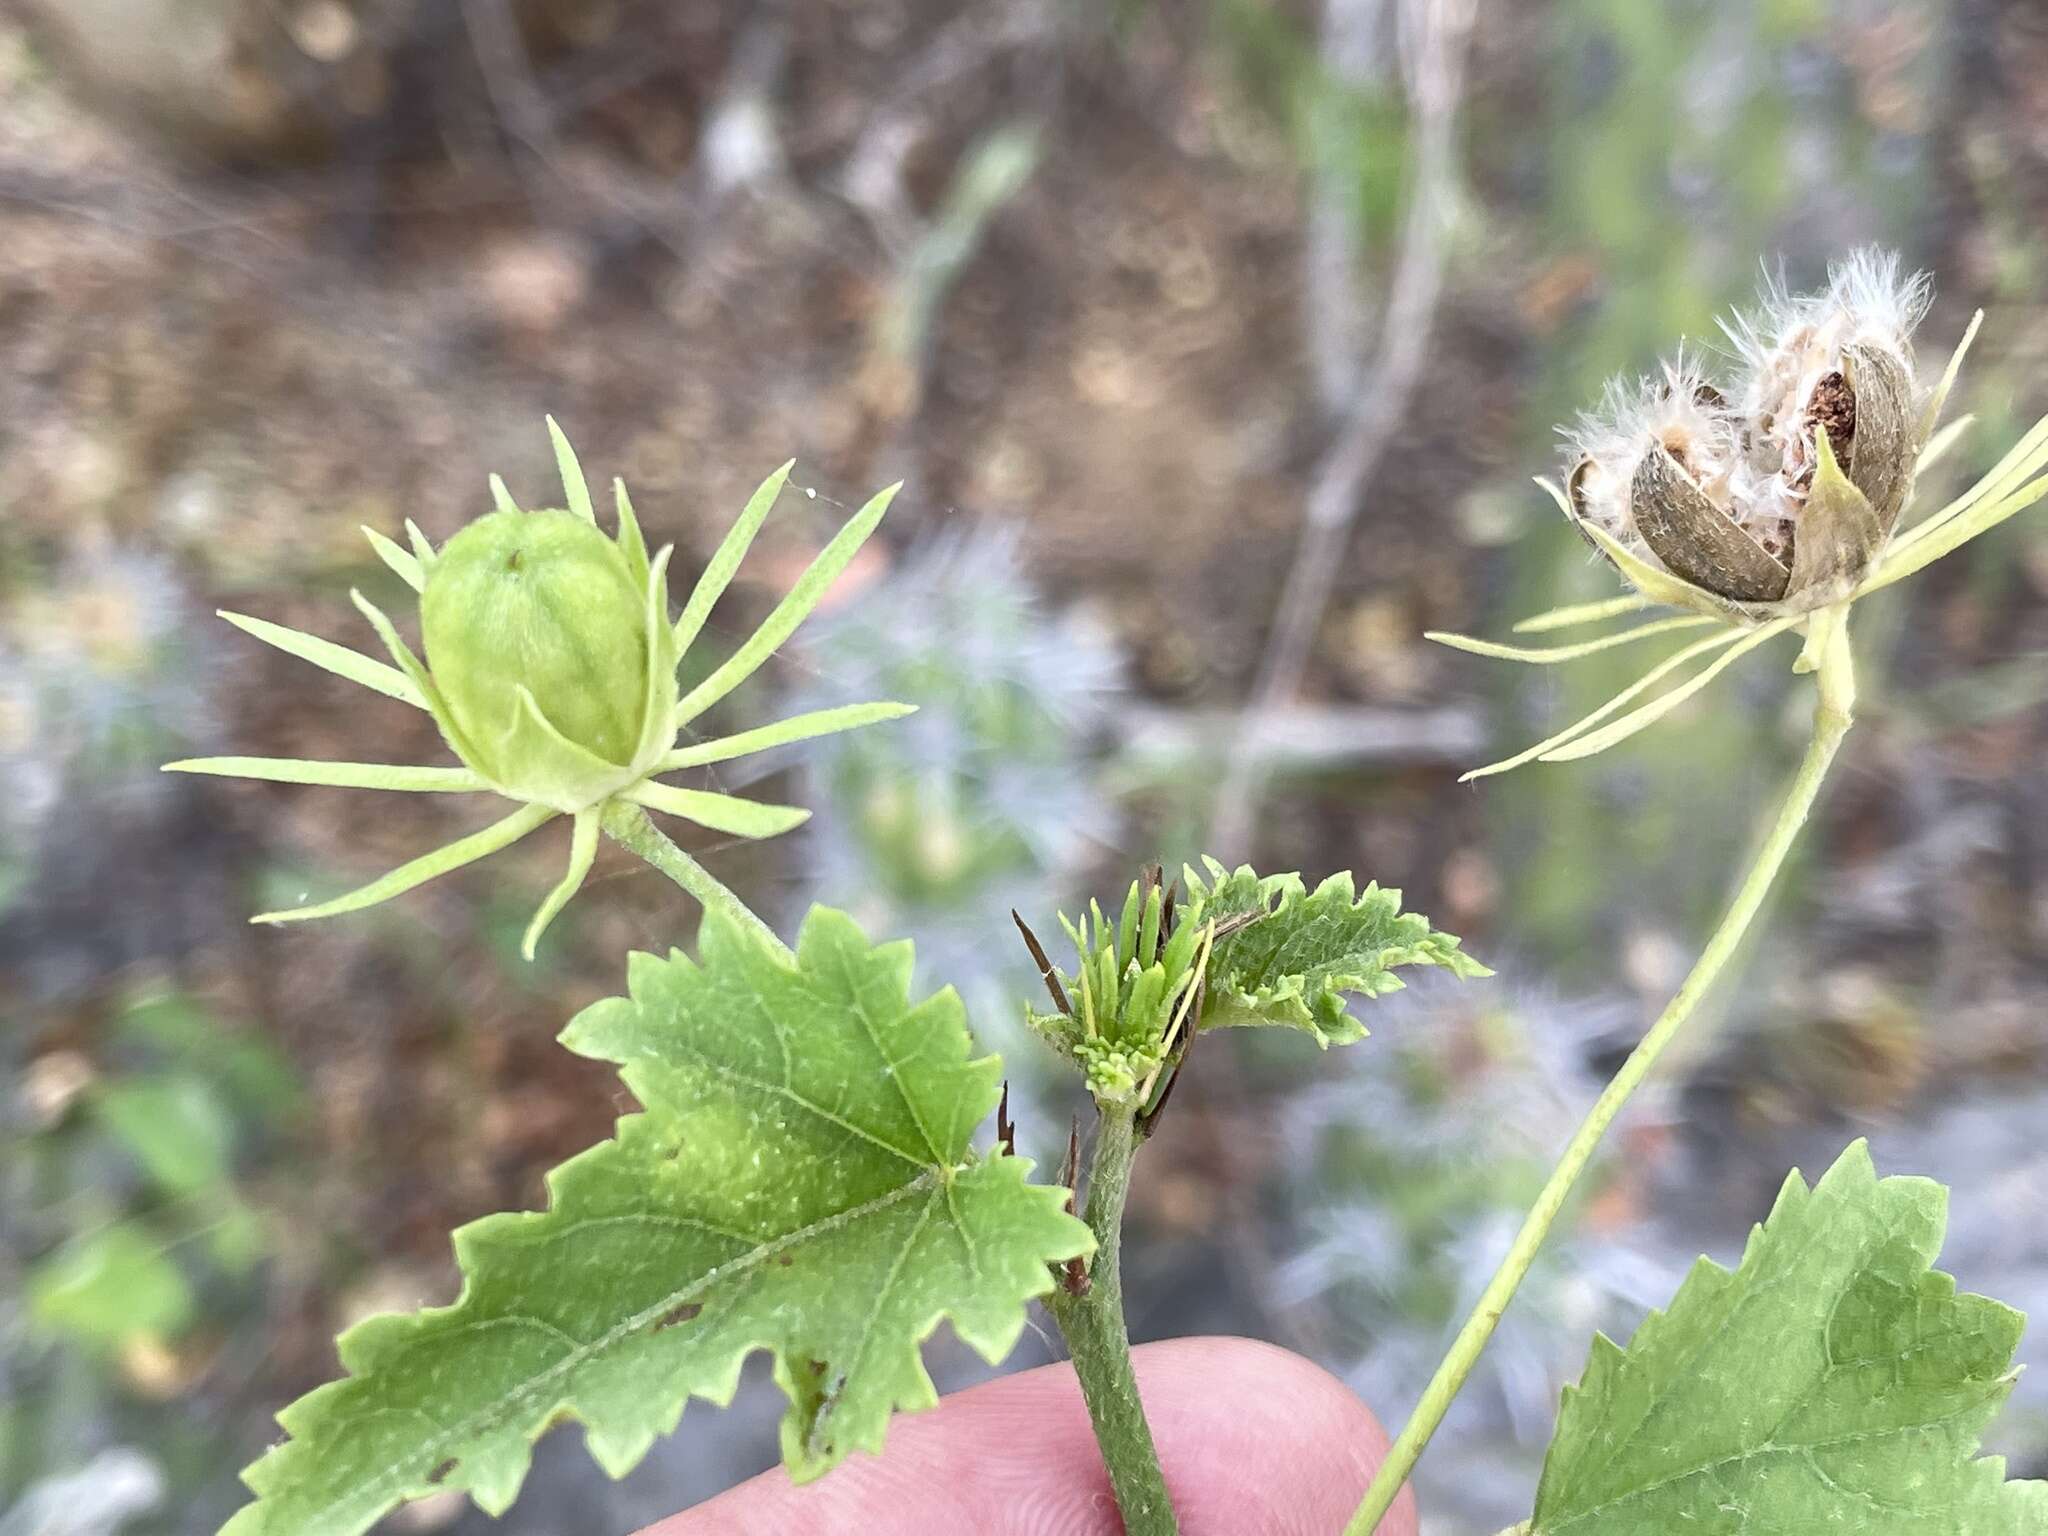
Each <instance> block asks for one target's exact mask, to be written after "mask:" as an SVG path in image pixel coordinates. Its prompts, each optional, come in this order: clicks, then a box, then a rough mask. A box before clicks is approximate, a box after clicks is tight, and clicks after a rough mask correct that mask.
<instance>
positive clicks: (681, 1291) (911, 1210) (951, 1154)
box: [227, 908, 1094, 1536]
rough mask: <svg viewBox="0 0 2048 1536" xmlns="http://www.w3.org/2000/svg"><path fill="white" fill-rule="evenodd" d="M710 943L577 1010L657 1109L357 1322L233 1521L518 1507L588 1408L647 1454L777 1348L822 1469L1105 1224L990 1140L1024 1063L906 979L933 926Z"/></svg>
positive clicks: (651, 963)
mask: <svg viewBox="0 0 2048 1536" xmlns="http://www.w3.org/2000/svg"><path fill="white" fill-rule="evenodd" d="M701 947H702V952H703V953H702V959H701V961H698V962H692V961H690V960H688V959H686V958H684V957H683V956H682V955H680V954H675V953H672V954H671V955H670V956H669V957H668V958H667V959H665V960H662V959H656V958H655V957H653V956H651V955H635V956H634V957H633V960H632V967H631V996H630V997H627V998H613V999H610V1000H608V1001H605V1002H601V1003H598V1004H595V1005H594V1006H592V1007H590V1008H588V1009H586V1010H585V1011H584V1012H583V1013H581V1014H579V1015H578V1016H577V1017H576V1019H575V1020H574V1021H573V1022H572V1023H571V1024H570V1026H569V1028H568V1030H567V1031H566V1032H565V1034H564V1036H563V1040H564V1043H565V1044H567V1045H568V1046H569V1047H570V1048H571V1049H572V1050H575V1051H577V1052H579V1053H581V1054H583V1055H587V1056H592V1057H596V1058H598V1059H600V1060H605V1061H611V1062H616V1063H618V1064H619V1066H620V1069H621V1075H622V1076H623V1077H624V1078H625V1081H626V1084H627V1086H628V1087H630V1088H631V1089H632V1090H633V1093H634V1095H635V1096H636V1097H637V1098H638V1099H639V1101H640V1102H641V1103H642V1104H643V1105H645V1106H646V1110H645V1113H643V1114H637V1115H629V1116H627V1117H626V1118H625V1119H623V1120H621V1121H620V1122H619V1125H618V1134H617V1135H616V1137H615V1138H614V1139H613V1140H610V1141H607V1142H603V1143H601V1144H599V1145H598V1146H596V1147H593V1148H591V1149H590V1150H589V1151H588V1152H585V1153H583V1154H582V1155H581V1156H579V1157H576V1158H573V1159H571V1160H570V1161H569V1162H567V1163H565V1164H564V1165H562V1166H561V1167H560V1168H558V1169H556V1170H555V1171H554V1173H553V1174H552V1175H551V1176H550V1178H549V1180H548V1187H549V1192H550V1194H551V1196H552V1203H551V1205H550V1208H549V1209H548V1210H546V1211H544V1212H538V1213H531V1214H516V1215H500V1216H489V1217H485V1218H484V1219H483V1220H482V1221H478V1222H474V1223H472V1224H471V1225H469V1226H467V1227H464V1228H462V1229H461V1230H460V1231H458V1232H457V1233H456V1234H455V1249H456V1255H457V1258H458V1259H459V1260H460V1262H461V1266H462V1270H463V1274H464V1277H465V1278H464V1285H463V1290H462V1294H461V1296H460V1298H459V1299H458V1300H457V1301H456V1302H455V1304H454V1305H453V1306H449V1307H441V1308H433V1309H429V1310H427V1311H424V1312H419V1313H415V1314H412V1315H410V1316H387V1317H378V1318H372V1319H371V1320H369V1321H368V1322H366V1323H363V1324H360V1325H359V1326H357V1327H355V1328H353V1329H351V1330H350V1331H349V1332H348V1333H346V1334H345V1335H343V1336H342V1339H341V1357H342V1362H343V1364H344V1365H346V1366H347V1367H348V1369H349V1370H350V1372H351V1373H352V1374H351V1375H350V1376H349V1378H348V1379H346V1380H343V1381H339V1382H336V1383H333V1384H331V1385H329V1386H326V1387H322V1388H321V1389H320V1390H318V1391H316V1392H314V1393H312V1394H311V1395H310V1396H308V1397H305V1398H303V1399H301V1400H300V1401H299V1402H297V1403H295V1404H294V1405H292V1406H291V1407H289V1408H287V1409H286V1410H285V1411H284V1412H283V1413H282V1414H280V1415H279V1420H280V1422H281V1423H282V1424H283V1425H284V1427H285V1428H286V1429H287V1430H289V1431H290V1433H291V1435H292V1437H293V1438H292V1439H291V1440H290V1441H289V1442H287V1443H286V1444H284V1445H282V1446H280V1447H278V1448H277V1449H276V1450H274V1451H272V1452H271V1453H270V1454H269V1455H268V1456H266V1457H264V1458H263V1460H261V1461H259V1462H257V1463H256V1465H254V1466H253V1467H251V1468H250V1469H249V1471H248V1472H247V1474H246V1477H247V1481H248V1483H249V1486H250V1487H251V1488H253V1489H254V1490H255V1491H256V1493H257V1494H258V1499H257V1501H256V1502H255V1503H253V1504H251V1505H249V1506H247V1507H246V1508H244V1509H243V1510H242V1511H241V1513H240V1514H238V1515H237V1516H236V1517H235V1518H234V1519H233V1520H232V1521H230V1522H229V1524H228V1526H227V1532H228V1533H230V1536H352V1533H356V1532H361V1531H364V1530H367V1529H368V1528H369V1527H370V1526H371V1525H372V1524H373V1523H374V1522H375V1521H376V1520H377V1519H378V1518H379V1517H380V1516H381V1515H383V1514H384V1513H385V1512H386V1511H387V1510H389V1509H391V1508H392V1507H393V1506H394V1505H396V1504H398V1503H400V1502H401V1501H403V1500H406V1499H411V1498H418V1497H421V1496H424V1495H426V1494H429V1493H434V1492H439V1491H444V1490H449V1489H466V1490H468V1491H469V1492H470V1493H471V1495H472V1496H473V1497H474V1498H475V1500H476V1502H477V1503H478V1504H480V1505H481V1506H482V1507H483V1508H485V1509H486V1510H489V1511H491V1512H493V1513H496V1512H500V1511H502V1510H504V1509H505V1508H506V1507H507V1506H509V1505H510V1504H511V1502H512V1500H513V1498H514V1497H515V1495H516V1494H517V1492H518V1489H519V1485H520V1483H521V1481H522V1479H523V1478H524V1477H525V1475H526V1468H527V1464H528V1461H529V1459H530V1454H531V1446H532V1442H533V1441H534V1439H535V1438H536V1437H538V1436H539V1435H540V1433H541V1432H542V1431H543V1430H544V1429H546V1428H547V1427H548V1426H549V1425H550V1424H551V1423H553V1422H554V1421H556V1420H557V1419H559V1418H561V1417H564V1416H571V1415H572V1416H574V1417H576V1418H579V1419H581V1420H582V1421H583V1423H584V1425H585V1427H586V1430H585V1433H586V1439H587V1443H588V1445H589V1447H590V1451H591V1454H592V1455H593V1456H595V1457H596V1458H597V1460H598V1461H599V1463H600V1464H601V1465H602V1466H603V1467H604V1468H605V1469H606V1470H607V1471H608V1472H610V1473H611V1474H612V1475H614V1476H619V1475H623V1474H624V1473H625V1472H626V1471H627V1470H628V1469H629V1468H630V1467H632V1466H633V1465H634V1464H635V1463H636V1462H638V1461H639V1460H640V1458H641V1457H642V1456H643V1455H644V1454H645V1453H646V1451H647V1448H648V1446H649V1445H650V1444H652V1442H653V1441H654V1440H655V1438H656V1437H657V1436H660V1435H664V1434H667V1433H669V1432H670V1431H672V1430H673V1429H674V1428H675V1427H676V1423H677V1421H678V1419H679V1418H680V1416H681V1414H682V1411H683V1406H684V1402H685V1400H686V1399H687V1398H689V1397H691V1396H696V1397H702V1398H705V1399H708V1400H710V1401H712V1402H715V1403H724V1402H727V1401H729V1400H730V1399H731V1397H732V1394H733V1391H734V1389H735V1387H736V1386H737V1385H738V1381H739V1373H740V1367H741V1364H742V1363H743V1362H744V1361H745V1359H746V1358H747V1356H748V1355H749V1354H751V1353H752V1352H754V1351H755V1350H763V1349H765V1350H768V1351H770V1352H772V1353H773V1355H774V1356H775V1373H776V1379H777V1381H778V1382H779V1383H780V1384H781V1386H782V1388H783V1390H784V1391H785V1392H786V1393H787V1394H788V1396H789V1398H790V1404H791V1406H790V1410H789V1413H788V1415H787V1417H786V1418H785V1420H784V1423H783V1435H782V1441H783V1453H784V1458H785V1460H786V1461H787V1463H788V1465H789V1467H790V1470H791V1472H792V1473H793V1474H794V1475H795V1476H796V1477H798V1478H809V1477H815V1476H817V1475H819V1474H820V1473H822V1472H824V1471H826V1470H828V1469H829V1468H831V1467H833V1466H834V1465H836V1464H837V1463H838V1462H839V1461H840V1460H841V1459H842V1458H843V1457H844V1456H845V1455H846V1454H847V1453H848V1452H849V1451H852V1450H857V1449H858V1450H870V1451H872V1450H877V1449H879V1448H880V1446H881V1443H882V1434H883V1429H884V1427H885V1425H886V1423H887V1421H888V1417H889V1415H890V1413H891V1412H893V1411H895V1410H898V1409H918V1408H926V1407H929V1406H931V1405H932V1404H933V1403H934V1402H935V1401H936V1394H935V1392H934V1390H933V1387H932V1383H931V1381H930V1379H929V1378H928V1377H927V1376H926V1374H925V1371H924V1367H923V1365H922V1363H921V1362H920V1360H919V1358H918V1345H919V1343H920V1342H921V1341H922V1340H923V1339H925V1338H926V1337H927V1336H929V1335H930V1334H931V1332H932V1331H933V1330H934V1329H935V1328H937V1327H938V1326H939V1324H940V1322H941V1321H950V1322H951V1324H952V1327H953V1330H954V1332H955V1333H956V1334H958V1335H959V1337H961V1338H962V1339H964V1340H966V1341H967V1342H968V1343H969V1344H971V1345H973V1346H974V1348H975V1349H977V1350H979V1351H980V1352H981V1353H982V1354H983V1355H984V1356H986V1357H987V1358H988V1359H989V1360H991V1361H994V1360H999V1359H1001V1358H1002V1356H1004V1355H1005V1354H1007V1353H1008V1352H1009V1350H1010V1349H1011V1347H1012V1346H1013V1345H1014V1344H1015V1342H1016V1339H1017V1335H1018V1333H1019V1332H1020V1331H1021V1330H1022V1328H1023V1326H1024V1304H1025V1302H1026V1301H1027V1300H1028V1299H1029V1298H1031V1297H1033V1296H1036V1295H1039V1294H1042V1293H1043V1292H1045V1291H1046V1290H1048V1289H1049V1288H1050V1287H1051V1285H1052V1272H1051V1270H1049V1269H1048V1267H1047V1266H1048V1265H1050V1264H1054V1263H1058V1262H1061V1261H1063V1260H1065V1259H1068V1258H1072V1257H1075V1256H1078V1255H1082V1254H1086V1253H1089V1252H1091V1251H1092V1249H1093V1246H1094V1243H1093V1239H1092V1238H1091V1237H1090V1235H1089V1233H1088V1229H1087V1228H1086V1227H1085V1226H1084V1225H1083V1224H1082V1223H1081V1222H1079V1221H1077V1220H1076V1219H1075V1218H1074V1217H1072V1216H1071V1215H1068V1214H1067V1213H1066V1211H1065V1209H1064V1206H1065V1201H1066V1191H1065V1190H1062V1189H1052V1188H1046V1187H1043V1186H1035V1185H1031V1184H1028V1183H1026V1182H1025V1179H1026V1175H1027V1174H1028V1173H1029V1172H1030V1169H1031V1164H1030V1163H1028V1162H1026V1161H1025V1160H1023V1159H1021V1158H1017V1157H1013V1156H1009V1155H1005V1154H1000V1153H999V1154H997V1155H993V1156H978V1155H976V1154H975V1153H974V1152H973V1151H972V1150H971V1148H970V1145H969V1140H970V1137H971V1136H972V1134H973V1131H974V1129H975V1127H976V1126H977V1125H979V1124H980V1123H981V1122H982V1120H984V1119H985V1118H986V1117H987V1116H988V1114H989V1112H990V1111H991V1110H993V1109H994V1108H995V1104H996V1098H997V1093H998V1085H999V1074H1000V1066H999V1064H998V1063H997V1062H996V1060H995V1059H994V1058H993V1057H984V1058H981V1059H979V1060H974V1059H970V1057H969V1049H970V1042H969V1039H968V1035H967V1030H966V1028H965V1020H964V1016H963V1010H962V1008H961V1005H960V1001H959V999H958V997H957V996H955V995H954V994H953V993H952V992H951V991H950V990H948V991H944V992H940V993H938V994H936V995H935V996H932V997H929V998H927V999H925V1000H924V1001H923V1002H920V1003H915V1004H913V1003H912V1002H911V1000H910V996H909V981H910V970H911V954H910V946H909V945H907V944H889V945H883V946H881V947H879V948H873V947H870V946H869V945H868V943H867V941H866V940H865V939H864V938H862V936H861V934H860V932H859V930H858V929H857V928H856V927H855V926H854V924H853V922H852V920H851V919H850V918H848V917H846V916H845V915H844V914H842V913H839V912H834V911H830V910H826V909H822V908H821V909H817V910H814V911H813V912H812V913H811V915H810V917H809V919H808V920H807V921H806V922H805V924H804V926H803V930H802V933H801V935H800V937H799V940H798V945H797V953H796V958H795V962H794V963H793V964H792V963H791V962H790V961H788V960H786V959H785V958H783V957H782V956H781V955H779V954H778V953H776V952H775V951H773V950H771V949H770V948H769V946H768V945H767V944H766V943H764V942H763V941H761V940H760V939H758V938H756V937H753V936H751V935H749V934H747V933H745V932H743V931H741V930H740V929H739V928H737V927H736V926H734V925H732V924H730V923H728V922H726V921H725V920H724V919H722V918H719V917H716V916H712V917H707V918H706V920H705V923H704V933H703V940H702V946H701Z"/></svg>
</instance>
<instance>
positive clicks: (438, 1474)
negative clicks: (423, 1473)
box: [427, 1456, 456, 1486]
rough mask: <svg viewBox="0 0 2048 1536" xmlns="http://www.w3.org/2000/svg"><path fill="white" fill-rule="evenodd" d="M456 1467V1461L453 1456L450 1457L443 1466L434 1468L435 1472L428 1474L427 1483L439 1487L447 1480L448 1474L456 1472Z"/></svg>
mask: <svg viewBox="0 0 2048 1536" xmlns="http://www.w3.org/2000/svg"><path fill="white" fill-rule="evenodd" d="M455 1467H456V1460H455V1458H454V1457H453V1456H450V1457H449V1458H448V1459H447V1460H446V1461H444V1462H442V1463H441V1465H439V1466H438V1467H436V1468H434V1470H433V1471H431V1472H429V1473H428V1474H427V1481H428V1482H430V1483H433V1484H435V1485H437V1486H438V1485H439V1484H440V1483H442V1482H443V1481H445V1480H446V1479H447V1476H448V1474H449V1473H450V1472H453V1471H454V1470H455Z"/></svg>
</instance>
